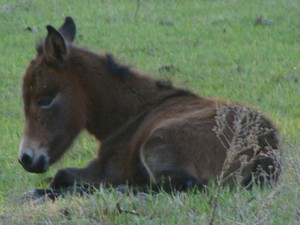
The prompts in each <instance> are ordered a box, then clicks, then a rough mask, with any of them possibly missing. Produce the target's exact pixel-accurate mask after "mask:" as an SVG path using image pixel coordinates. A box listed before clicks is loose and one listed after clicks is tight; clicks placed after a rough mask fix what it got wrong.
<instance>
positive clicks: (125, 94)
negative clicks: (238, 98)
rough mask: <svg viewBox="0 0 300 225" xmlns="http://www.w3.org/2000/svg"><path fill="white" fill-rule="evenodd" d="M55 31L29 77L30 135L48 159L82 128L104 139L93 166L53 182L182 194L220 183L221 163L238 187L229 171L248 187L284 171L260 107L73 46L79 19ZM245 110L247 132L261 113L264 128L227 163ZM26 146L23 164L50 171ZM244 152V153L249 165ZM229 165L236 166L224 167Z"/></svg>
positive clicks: (52, 159)
mask: <svg viewBox="0 0 300 225" xmlns="http://www.w3.org/2000/svg"><path fill="white" fill-rule="evenodd" d="M47 29H48V35H47V37H46V39H45V42H44V43H43V45H39V46H38V47H37V56H36V58H35V59H34V60H32V62H31V63H30V65H29V67H28V69H27V71H26V73H25V76H24V81H23V99H24V105H25V110H24V111H25V118H26V127H25V132H24V136H26V138H27V139H30V140H35V141H36V142H38V143H39V146H40V149H46V155H47V156H48V157H49V165H51V164H52V163H54V162H56V161H57V160H58V159H59V158H60V157H61V156H62V155H63V153H64V152H65V151H66V149H67V148H68V147H69V145H70V144H71V143H72V141H73V140H74V139H75V137H76V136H77V135H78V134H79V132H80V131H81V130H82V129H84V128H85V129H87V130H88V131H89V132H90V133H91V134H92V135H94V136H95V137H96V138H97V139H98V140H99V141H100V142H101V147H100V149H99V154H98V156H97V157H96V158H95V159H93V160H92V161H91V162H90V163H89V164H88V165H87V166H86V167H85V168H65V169H62V170H60V171H58V172H57V174H56V176H55V178H54V179H53V181H52V187H54V188H59V187H66V186H72V185H73V184H74V183H75V182H83V183H85V184H89V185H96V186H97V185H99V184H111V185H119V184H125V183H129V184H132V185H136V186H143V185H148V184H150V183H153V184H154V185H163V186H164V187H165V188H166V189H167V187H166V183H168V185H169V184H171V186H172V188H175V189H179V190H184V189H187V188H190V187H192V186H195V185H196V186H200V187H201V186H202V185H203V184H206V183H207V181H209V180H215V179H216V178H217V176H218V175H220V174H221V172H222V168H223V169H224V168H226V171H224V174H225V175H224V176H223V178H228V179H227V180H226V183H228V184H230V185H233V184H235V182H236V179H235V178H233V177H234V176H232V177H231V176H230V175H231V174H233V173H234V172H236V171H239V170H240V174H241V175H242V179H241V182H242V184H244V185H246V186H247V185H249V184H250V183H251V181H252V180H260V181H261V182H263V183H264V182H266V181H268V182H269V181H270V180H272V181H276V180H277V177H278V175H279V172H280V167H279V160H278V159H277V158H276V156H277V155H280V153H281V150H280V147H279V141H278V134H277V130H276V128H275V127H274V125H272V123H271V122H270V121H269V120H268V119H266V118H265V117H264V116H262V115H261V114H260V113H258V112H256V111H255V110H252V109H250V108H243V107H242V106H239V105H237V104H233V103H230V102H229V101H227V100H222V99H221V100H218V99H206V98H202V97H200V96H198V95H196V94H194V93H192V92H190V91H187V90H182V89H178V88H176V87H173V86H172V85H171V84H170V83H164V82H161V81H157V80H155V79H152V78H150V77H147V76H144V75H142V74H140V73H137V72H134V71H132V70H131V69H130V68H129V67H127V66H124V65H121V64H118V63H117V62H116V61H115V60H114V59H113V57H112V55H110V54H104V55H99V54H96V53H94V52H91V51H89V50H87V49H84V48H80V47H77V46H74V45H72V43H71V42H72V41H73V39H74V37H75V31H76V28H75V24H74V23H73V20H72V19H71V18H67V19H66V22H65V24H64V25H63V26H62V27H61V28H60V30H59V31H57V30H55V29H54V28H53V27H51V26H47ZM49 102H50V103H51V106H50V107H48V105H49V104H48V103H49ZM53 102H54V103H53ZM224 107H225V108H226V110H227V111H226V113H225V114H224V118H225V121H226V123H225V127H223V130H222V132H223V133H222V134H218V133H217V132H216V127H218V118H217V116H218V112H220V111H219V110H220V109H223V108H224ZM239 110H242V111H243V112H247V115H248V116H247V118H248V119H247V118H243V120H242V121H241V124H243V126H244V128H245V129H246V128H247V129H249V127H247V126H246V124H247V121H248V120H252V119H254V118H258V120H257V122H256V124H252V125H251V127H253V126H258V127H259V128H260V129H261V130H264V132H263V133H258V135H257V136H256V139H257V143H256V146H255V145H253V146H250V147H249V146H244V147H245V148H242V149H238V150H237V152H236V154H235V156H234V157H233V158H232V159H231V160H226V159H227V158H226V157H229V156H228V151H233V150H232V148H231V147H232V145H231V143H232V141H233V140H235V139H234V138H235V135H236V133H235V131H234V129H235V122H236V121H235V118H236V113H237V111H239ZM248 122H249V121H248ZM251 134H252V133H251V131H249V132H244V134H241V135H240V137H239V138H241V140H245V139H246V138H247V137H248V136H249V135H251ZM27 139H26V141H27V142H29V141H28V140H27ZM254 139H255V138H254ZM27 142H26V143H27ZM24 145H25V144H24ZM25 147H27V146H25ZM25 147H24V148H25ZM257 148H258V149H257ZM20 151H21V155H20V162H21V163H22V164H23V166H24V168H25V169H27V170H28V171H30V172H44V170H46V169H42V168H45V167H44V165H43V162H45V160H46V159H43V160H42V159H38V160H37V161H40V162H39V163H36V164H37V165H38V166H36V165H34V164H33V162H31V161H33V160H32V159H31V158H30V157H31V156H30V155H29V154H23V153H22V151H24V149H21V150H20ZM37 151H38V150H37ZM24 155H25V156H24ZM242 155H245V156H246V161H244V162H242V161H241V156H242ZM43 157H44V156H43ZM43 157H40V158H43ZM224 162H227V163H229V165H228V166H227V167H224ZM27 164H29V165H27ZM46 168H47V167H46ZM262 172H265V176H263V175H262ZM166 181H168V182H166Z"/></svg>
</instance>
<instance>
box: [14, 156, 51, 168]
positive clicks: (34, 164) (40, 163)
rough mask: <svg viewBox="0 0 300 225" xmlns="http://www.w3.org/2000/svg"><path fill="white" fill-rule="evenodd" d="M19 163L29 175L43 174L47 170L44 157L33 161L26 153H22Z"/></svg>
mask: <svg viewBox="0 0 300 225" xmlns="http://www.w3.org/2000/svg"><path fill="white" fill-rule="evenodd" d="M19 163H21V165H22V166H23V168H24V169H25V170H27V171H28V172H30V173H44V172H46V171H47V170H48V169H49V164H48V160H47V158H46V156H44V155H40V156H39V157H38V158H37V159H33V158H32V156H30V155H29V154H27V153H24V154H23V155H22V156H20V158H19Z"/></svg>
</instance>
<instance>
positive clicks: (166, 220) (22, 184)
mask: <svg viewBox="0 0 300 225" xmlns="http://www.w3.org/2000/svg"><path fill="white" fill-rule="evenodd" d="M138 3H139V7H137V6H138ZM299 12H300V3H299V1H298V0H289V1H280V0H264V1H259V0H252V1H246V0H240V1H237V0H228V1H221V0H214V1H208V0H202V1H197V0H188V1H180V0H168V1H167V0H162V1H158V0H147V1H146V0H140V1H138V0H128V1H121V0H114V1H106V0H102V1H79V0H70V1H54V0H53V1H47V2H46V1H37V0H35V1H34V0H12V1H9V3H7V1H4V0H0V38H1V39H0V40H1V42H0V49H1V54H0V151H1V156H0V165H1V172H0V184H1V185H0V224H1V223H4V224H99V223H101V224H205V223H207V222H208V221H209V217H210V214H211V205H210V204H211V202H210V201H211V197H212V196H213V195H214V194H215V191H216V188H215V187H214V186H211V187H210V192H209V193H208V194H204V193H197V194H192V193H179V194H178V193H177V194H174V195H167V194H165V193H160V194H158V195H138V196H133V195H131V194H129V195H121V194H119V193H117V192H115V191H113V190H111V191H109V190H101V191H99V192H98V193H97V194H96V195H93V196H87V197H83V198H78V197H74V196H68V197H67V198H65V199H61V200H59V201H57V202H55V203H51V202H46V203H43V204H38V203H34V202H28V201H23V200H22V199H21V195H22V193H23V192H25V191H28V190H30V189H33V188H37V187H41V188H46V187H47V186H48V183H47V182H46V181H45V179H46V178H47V177H51V176H53V175H54V173H55V171H56V170H57V169H58V168H61V167H66V166H83V165H84V164H85V163H86V162H87V161H88V160H89V159H91V158H92V157H93V156H94V155H95V154H96V149H97V145H98V143H97V142H96V141H95V140H93V138H91V137H89V136H88V135H87V134H86V133H83V134H82V135H81V136H80V137H79V138H78V139H77V140H76V142H75V143H74V145H73V147H72V150H71V151H70V152H69V153H68V154H67V155H66V156H65V157H64V158H63V159H62V160H61V162H59V163H57V164H56V165H54V166H53V168H51V170H50V171H49V172H47V173H46V174H43V175H36V174H29V173H27V172H25V171H24V170H23V169H22V168H21V166H20V165H19V164H18V162H17V154H18V145H19V141H20V138H21V136H22V132H23V124H24V118H23V114H22V100H21V83H22V75H23V73H24V71H25V69H26V66H27V65H28V63H29V61H30V59H31V58H33V57H34V55H35V50H34V46H35V42H36V41H37V40H39V38H42V37H43V36H44V35H45V33H46V30H45V25H46V24H52V25H54V26H56V27H57V26H59V25H60V24H61V23H62V21H63V19H64V17H65V16H68V15H71V16H73V18H74V19H75V21H76V23H77V26H78V34H79V35H78V36H77V39H76V43H77V44H79V45H84V46H87V47H89V48H90V49H93V50H96V51H110V52H112V53H114V55H115V57H116V58H119V59H120V60H121V61H124V62H127V63H129V64H132V65H133V67H134V68H136V69H138V70H141V71H146V72H147V73H149V74H153V76H157V77H160V78H166V79H170V80H172V81H173V82H174V83H175V84H176V85H178V86H181V87H185V88H189V89H191V90H193V91H195V92H196V93H198V94H200V95H202V96H207V97H223V98H229V99H233V100H236V101H239V102H242V103H245V104H249V105H254V106H255V107H256V108H258V109H259V110H261V111H263V112H265V113H266V114H267V115H269V117H270V118H272V120H273V121H274V122H275V123H276V124H277V125H278V127H279V129H280V131H281V134H282V140H283V147H284V159H283V166H284V172H283V176H282V178H281V180H280V182H279V184H278V187H276V188H275V189H273V190H270V189H267V190H260V189H256V188H254V190H252V191H229V190H227V189H226V188H224V189H222V190H221V194H220V196H221V197H220V199H219V204H218V208H217V213H216V221H215V224H297V223H298V221H299V219H300V203H299V202H300V196H299V189H300V188H299V187H300V185H299V183H300V175H299V174H300V168H299V164H300V153H299V152H300V151H299V147H298V146H299V144H300V142H299V135H300V101H299V95H300V85H299V82H300V75H299V73H300V54H299V52H300V30H299V27H300V21H299ZM260 16H262V19H263V22H262V23H261V24H258V25H255V20H256V19H257V18H258V17H260ZM28 27H30V28H31V29H32V30H33V31H34V32H31V31H28V29H27V30H26V28H28Z"/></svg>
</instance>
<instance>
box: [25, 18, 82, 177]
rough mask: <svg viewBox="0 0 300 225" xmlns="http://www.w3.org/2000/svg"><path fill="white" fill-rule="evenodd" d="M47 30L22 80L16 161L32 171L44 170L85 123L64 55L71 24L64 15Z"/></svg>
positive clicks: (71, 34)
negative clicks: (21, 131)
mask: <svg viewBox="0 0 300 225" xmlns="http://www.w3.org/2000/svg"><path fill="white" fill-rule="evenodd" d="M47 30H48V34H47V36H46V38H45V40H44V42H43V43H42V44H41V45H38V46H37V56H36V58H35V59H33V60H32V61H31V63H30V65H29V67H28V69H27V71H26V73H25V76H24V80H23V101H24V112H25V119H26V121H25V130H24V136H23V138H22V141H21V144H20V153H19V162H20V163H21V164H22V165H23V167H24V168H25V169H26V170H27V171H29V172H35V173H42V172H45V171H47V170H48V168H49V166H50V165H51V164H52V163H54V162H55V161H57V160H58V159H59V158H60V157H61V156H62V154H63V153H64V152H65V150H66V149H67V147H68V146H69V145H70V144H71V142H72V140H73V139H74V138H75V136H76V135H77V134H78V133H79V132H80V130H81V129H82V128H83V127H84V125H85V112H84V111H83V110H84V107H82V105H80V104H82V102H84V101H82V98H83V96H82V94H81V93H80V87H79V85H78V81H76V80H75V78H73V76H71V75H72V72H70V71H71V70H70V67H71V66H70V64H71V63H70V62H69V57H68V55H69V53H70V49H71V48H72V47H71V42H72V41H73V40H74V38H75V33H76V27H75V24H74V22H73V20H72V19H71V18H70V17H67V18H66V20H65V22H64V24H63V25H62V26H61V28H60V29H59V30H56V29H54V28H53V27H52V26H50V25H48V26H47ZM76 84H77V85H76ZM80 98H81V99H80Z"/></svg>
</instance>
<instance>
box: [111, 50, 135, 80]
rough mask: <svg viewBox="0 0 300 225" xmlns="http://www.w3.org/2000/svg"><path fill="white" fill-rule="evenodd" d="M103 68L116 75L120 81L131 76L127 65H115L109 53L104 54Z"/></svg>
mask: <svg viewBox="0 0 300 225" xmlns="http://www.w3.org/2000/svg"><path fill="white" fill-rule="evenodd" d="M105 66H106V68H107V69H108V70H110V71H111V72H112V73H113V74H114V75H116V76H117V77H118V78H119V79H122V80H124V79H128V78H129V77H130V76H131V74H132V71H131V70H130V67H129V66H127V65H122V64H120V63H117V62H116V61H115V59H114V57H113V55H112V54H111V53H107V54H106V60H105Z"/></svg>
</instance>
